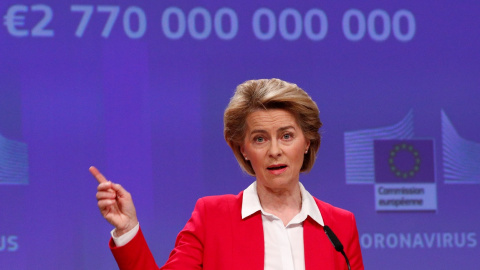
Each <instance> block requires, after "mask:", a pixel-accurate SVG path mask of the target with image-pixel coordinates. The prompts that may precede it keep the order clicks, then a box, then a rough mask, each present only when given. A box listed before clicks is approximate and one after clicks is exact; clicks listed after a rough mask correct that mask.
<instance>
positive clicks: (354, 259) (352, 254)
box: [344, 214, 364, 270]
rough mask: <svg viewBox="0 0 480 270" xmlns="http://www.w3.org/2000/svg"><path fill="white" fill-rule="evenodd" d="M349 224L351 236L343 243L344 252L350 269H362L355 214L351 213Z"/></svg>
mask: <svg viewBox="0 0 480 270" xmlns="http://www.w3.org/2000/svg"><path fill="white" fill-rule="evenodd" d="M351 224H352V226H351V237H350V238H349V239H350V241H349V243H348V244H347V245H344V246H345V247H346V251H345V253H346V254H347V257H348V260H349V261H350V266H351V268H352V270H363V269H364V266H363V260H362V251H361V249H360V241H359V238H358V230H357V222H356V221H355V216H354V215H353V214H351Z"/></svg>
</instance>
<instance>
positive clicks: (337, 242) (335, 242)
mask: <svg viewBox="0 0 480 270" xmlns="http://www.w3.org/2000/svg"><path fill="white" fill-rule="evenodd" d="M323 230H324V231H325V234H326V235H327V237H328V240H330V242H331V243H332V245H333V247H334V248H335V250H336V251H338V252H340V253H342V255H343V257H344V258H345V261H346V262H347V266H348V270H350V262H349V261H348V258H347V255H345V252H344V251H343V245H342V243H341V242H340V240H338V238H337V236H336V235H335V234H334V233H333V231H332V229H330V227H328V226H327V225H325V226H323Z"/></svg>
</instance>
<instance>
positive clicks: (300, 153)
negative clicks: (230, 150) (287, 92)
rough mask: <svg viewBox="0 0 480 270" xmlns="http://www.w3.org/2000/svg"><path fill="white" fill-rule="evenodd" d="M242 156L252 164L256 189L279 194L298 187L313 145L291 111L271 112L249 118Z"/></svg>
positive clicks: (255, 113)
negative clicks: (308, 153)
mask: <svg viewBox="0 0 480 270" xmlns="http://www.w3.org/2000/svg"><path fill="white" fill-rule="evenodd" d="M246 122H247V130H246V134H245V140H244V143H243V146H242V147H241V152H242V154H243V156H244V157H246V158H247V159H248V160H249V161H250V163H251V164H252V167H253V170H254V171H255V175H256V177H257V185H262V187H264V188H267V189H271V190H278V189H289V188H292V187H294V186H295V185H297V183H298V180H299V175H300V169H301V168H302V164H303V158H304V154H305V151H306V150H307V149H308V147H309V145H310V141H308V140H307V139H306V138H305V136H304V135H303V131H302V129H301V128H300V126H299V125H298V124H297V121H296V120H295V117H294V116H293V115H292V114H291V113H290V112H288V111H285V110H281V109H269V110H259V111H255V112H253V113H251V114H249V115H248V116H247V121H246Z"/></svg>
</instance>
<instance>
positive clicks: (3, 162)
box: [0, 134, 28, 185]
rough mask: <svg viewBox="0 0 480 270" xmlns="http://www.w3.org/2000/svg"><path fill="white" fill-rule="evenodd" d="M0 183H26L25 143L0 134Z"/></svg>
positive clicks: (26, 153) (26, 160) (26, 157)
mask: <svg viewBox="0 0 480 270" xmlns="http://www.w3.org/2000/svg"><path fill="white" fill-rule="evenodd" d="M0 184H1V185H26V184H28V152H27V144H25V143H22V142H18V141H14V140H9V139H7V138H5V137H3V136H2V134H0Z"/></svg>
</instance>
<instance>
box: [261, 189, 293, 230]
mask: <svg viewBox="0 0 480 270" xmlns="http://www.w3.org/2000/svg"><path fill="white" fill-rule="evenodd" d="M257 193H258V198H259V199H260V204H261V205H262V208H263V210H264V211H265V212H267V213H270V214H272V215H275V216H277V217H278V218H280V219H281V220H282V221H283V223H284V225H287V224H288V223H289V222H290V220H292V218H293V217H295V216H296V215H297V214H298V213H299V212H300V210H301V209H302V195H301V191H300V184H299V183H298V182H297V183H295V185H293V186H292V187H291V188H287V189H271V188H268V187H265V186H261V185H258V184H257Z"/></svg>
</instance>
